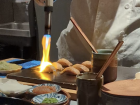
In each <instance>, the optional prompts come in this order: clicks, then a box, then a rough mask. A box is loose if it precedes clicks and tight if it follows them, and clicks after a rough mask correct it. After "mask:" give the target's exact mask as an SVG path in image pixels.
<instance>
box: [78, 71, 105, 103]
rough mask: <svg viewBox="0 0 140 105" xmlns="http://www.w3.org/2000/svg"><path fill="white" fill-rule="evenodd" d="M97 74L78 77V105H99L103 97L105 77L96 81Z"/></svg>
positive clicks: (85, 74) (84, 74)
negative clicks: (102, 88) (102, 87)
mask: <svg viewBox="0 0 140 105" xmlns="http://www.w3.org/2000/svg"><path fill="white" fill-rule="evenodd" d="M96 75H97V74H95V73H83V74H79V75H77V81H76V83H77V103H78V105H98V103H99V99H100V97H101V86H102V84H103V76H102V77H101V78H99V79H95V76H96Z"/></svg>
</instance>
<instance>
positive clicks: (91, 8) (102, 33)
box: [57, 0, 140, 67]
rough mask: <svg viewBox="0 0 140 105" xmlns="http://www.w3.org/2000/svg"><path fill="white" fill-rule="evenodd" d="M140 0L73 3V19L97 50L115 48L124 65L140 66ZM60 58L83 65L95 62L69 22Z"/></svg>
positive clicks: (80, 0)
mask: <svg viewBox="0 0 140 105" xmlns="http://www.w3.org/2000/svg"><path fill="white" fill-rule="evenodd" d="M139 6H140V0H72V2H71V9H70V11H71V16H72V17H73V18H74V19H75V20H76V22H77V23H78V25H79V26H80V27H81V29H82V30H83V32H84V33H85V34H86V35H87V37H88V38H89V40H90V41H91V43H92V44H93V45H94V47H95V48H96V49H108V48H109V49H114V47H115V46H116V45H117V43H118V40H123V41H124V44H123V45H122V47H121V48H120V50H119V52H118V60H119V63H121V65H122V66H129V67H131V66H132V67H140V41H139V40H140V7H139ZM57 47H58V56H59V58H66V59H68V60H70V61H76V62H82V61H85V60H90V59H91V52H92V51H91V49H90V47H89V46H88V44H87V43H86V42H85V40H84V39H83V37H82V36H81V35H80V33H79V32H78V31H77V29H76V28H75V27H74V26H73V24H72V23H71V22H69V24H68V26H67V28H66V29H64V30H63V31H62V32H61V35H60V37H59V39H58V41H57Z"/></svg>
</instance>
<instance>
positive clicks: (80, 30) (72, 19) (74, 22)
mask: <svg viewBox="0 0 140 105" xmlns="http://www.w3.org/2000/svg"><path fill="white" fill-rule="evenodd" d="M70 20H71V22H72V23H73V24H74V26H75V27H76V28H77V30H78V31H79V32H80V34H81V35H82V36H83V38H84V39H85V40H86V42H87V43H88V44H89V46H90V47H91V49H92V50H93V51H94V52H95V53H98V52H97V50H96V49H95V48H94V46H93V45H92V44H91V42H90V41H89V39H88V38H87V36H86V35H85V34H84V32H83V31H82V29H81V28H80V27H79V26H78V24H77V23H76V21H75V20H74V18H73V17H71V18H70Z"/></svg>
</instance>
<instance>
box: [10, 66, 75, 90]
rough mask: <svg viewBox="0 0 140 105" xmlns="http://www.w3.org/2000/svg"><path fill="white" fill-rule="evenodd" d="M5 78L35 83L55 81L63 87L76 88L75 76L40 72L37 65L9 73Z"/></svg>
mask: <svg viewBox="0 0 140 105" xmlns="http://www.w3.org/2000/svg"><path fill="white" fill-rule="evenodd" d="M7 78H9V79H16V80H18V81H22V82H28V83H35V84H42V83H55V84H58V85H60V86H61V87H63V88H67V89H76V76H69V75H66V74H60V72H56V73H40V72H39V66H37V67H33V68H30V69H24V70H22V71H20V72H17V73H10V74H8V75H7Z"/></svg>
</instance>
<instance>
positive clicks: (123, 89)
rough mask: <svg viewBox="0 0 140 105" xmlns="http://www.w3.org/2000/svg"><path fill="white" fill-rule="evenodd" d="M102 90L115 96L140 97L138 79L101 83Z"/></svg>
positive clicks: (139, 82) (139, 81)
mask: <svg viewBox="0 0 140 105" xmlns="http://www.w3.org/2000/svg"><path fill="white" fill-rule="evenodd" d="M102 91H103V92H105V93H108V94H111V95H115V96H124V97H140V79H129V80H121V81H115V82H111V83H108V84H105V85H103V87H102Z"/></svg>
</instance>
